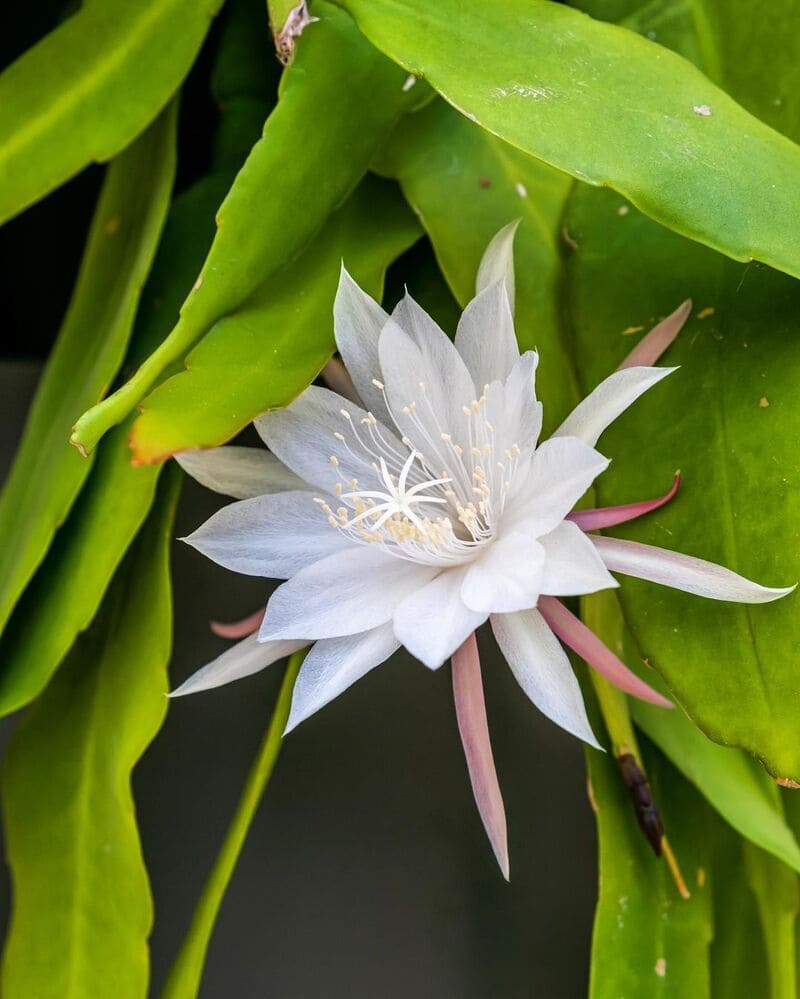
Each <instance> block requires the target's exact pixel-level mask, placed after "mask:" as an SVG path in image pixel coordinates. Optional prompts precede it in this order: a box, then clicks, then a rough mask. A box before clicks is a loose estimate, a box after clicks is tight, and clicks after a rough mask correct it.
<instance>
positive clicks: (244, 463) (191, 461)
mask: <svg viewBox="0 0 800 999" xmlns="http://www.w3.org/2000/svg"><path fill="white" fill-rule="evenodd" d="M175 460H176V461H177V462H178V464H179V465H180V466H181V468H182V469H183V470H184V472H186V474H187V475H191V477H192V478H193V479H196V480H197V481H198V482H199V483H200V485H201V486H205V487H206V489H213V490H214V492H215V493H222V495H223V496H233V497H234V498H235V499H250V497H251V496H264V495H266V494H267V493H279V492H282V491H283V490H284V489H307V488H308V483H306V482H304V481H303V480H302V479H301V478H300V477H299V476H297V475H295V474H294V472H292V471H291V470H290V469H288V468H287V467H286V466H285V465H284V464H283V463H282V462H281V461H279V460H278V459H277V458H276V457H275V455H274V454H270V453H269V451H265V450H264V449H263V448H260V447H236V446H233V445H229V446H227V447H215V448H211V449H209V450H208V451H182V452H181V453H180V454H176V455H175Z"/></svg>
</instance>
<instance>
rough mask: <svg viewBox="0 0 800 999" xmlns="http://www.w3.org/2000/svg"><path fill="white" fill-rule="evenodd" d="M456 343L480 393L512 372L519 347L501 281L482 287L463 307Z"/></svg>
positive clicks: (517, 358) (504, 288) (503, 379)
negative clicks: (485, 386) (484, 387)
mask: <svg viewBox="0 0 800 999" xmlns="http://www.w3.org/2000/svg"><path fill="white" fill-rule="evenodd" d="M455 343H456V349H457V350H458V352H459V354H461V356H462V357H463V358H464V363H465V364H466V366H467V370H468V371H469V373H470V374H471V375H472V379H473V381H474V382H475V387H476V389H477V390H478V392H479V393H480V392H481V391H482V389H483V386H484V385H488V384H489V383H490V382H493V381H501V382H504V381H505V380H506V378H507V377H508V376H509V375H510V374H511V370H512V368H513V367H514V364H515V363H516V361H518V360H519V347H518V346H517V337H516V334H515V332H514V317H513V315H512V314H511V306H510V305H509V301H508V293H507V292H506V287H505V283H504V282H503V281H495V282H494V284H490V285H489V286H488V288H484V290H483V291H482V292H481V293H480V294H479V295H476V296H475V298H473V299H472V301H471V302H470V303H469V305H468V306H467V307H466V309H464V312H463V313H462V315H461V319H460V320H459V322H458V329H457V330H456V340H455Z"/></svg>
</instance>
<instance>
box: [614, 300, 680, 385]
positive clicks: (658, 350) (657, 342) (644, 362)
mask: <svg viewBox="0 0 800 999" xmlns="http://www.w3.org/2000/svg"><path fill="white" fill-rule="evenodd" d="M691 311H692V300H691V298H687V299H686V301H685V302H683V303H682V304H681V305H679V306H678V308H677V309H676V310H675V311H674V312H673V313H672V315H669V316H667V318H666V319H662V320H661V322H660V323H659V324H658V325H657V326H654V327H653V328H652V329H651V330H650V332H649V333H645V335H644V336H643V337H642V339H641V340H640V341H639V342H638V343H637V344H636V346H635V347H634V348H633V350H632V351H631V352H630V354H628V356H627V357H626V358H625V360H624V361H623V362H622V364H620V366H619V368H617V370H618V371H621V370H622V369H623V368H640V367H644V368H649V367H651V366H652V365H654V364H655V363H656V361H657V360H658V359H659V357H661V355H662V354H663V353H664V351H665V350H666V349H667V347H669V345H670V344H671V343H672V341H673V340H674V339H675V337H676V336H677V335H678V334H679V333H680V331H681V329H682V328H683V324H684V323H685V322H686V320H687V319H688V318H689V313H690V312H691Z"/></svg>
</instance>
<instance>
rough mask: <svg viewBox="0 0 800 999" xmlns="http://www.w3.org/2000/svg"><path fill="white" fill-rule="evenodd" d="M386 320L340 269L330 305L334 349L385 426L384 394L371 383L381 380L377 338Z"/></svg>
mask: <svg viewBox="0 0 800 999" xmlns="http://www.w3.org/2000/svg"><path fill="white" fill-rule="evenodd" d="M388 318H389V317H388V316H387V315H386V313H385V312H384V311H383V309H382V308H381V307H380V305H378V303H377V302H376V301H374V299H372V298H370V296H369V295H367V293H366V292H364V291H362V290H361V288H359V286H358V285H357V284H356V282H355V281H354V280H353V279H352V278H351V277H350V275H349V274H348V273H347V271H346V270H345V268H344V266H342V270H341V273H340V275H339V287H338V289H337V291H336V299H335V300H334V303H333V329H334V334H335V336H336V346H337V347H338V348H339V353H340V354H341V355H342V359H343V360H344V363H345V366H346V368H347V370H348V371H349V373H350V377H351V378H352V379H353V383H354V384H355V387H356V389H357V391H358V394H359V395H360V396H361V398H362V399H363V400H364V404H365V405H366V407H367V409H369V410H371V411H372V412H373V413H374V414H375V416H377V417H378V419H379V420H381V421H382V422H384V423H385V422H387V420H388V415H389V414H388V413H387V412H386V406H385V404H384V401H383V394H382V393H381V390H380V389H379V388H378V387H377V386H376V385H375V384H374V383H373V379H375V378H377V379H380V364H379V363H378V338H379V337H380V334H381V330H382V329H383V327H384V324H385V323H386V320H387V319H388Z"/></svg>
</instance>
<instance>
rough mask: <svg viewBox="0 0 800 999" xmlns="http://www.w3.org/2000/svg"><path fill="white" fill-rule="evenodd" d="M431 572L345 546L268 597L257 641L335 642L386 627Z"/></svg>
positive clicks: (369, 547)
mask: <svg viewBox="0 0 800 999" xmlns="http://www.w3.org/2000/svg"><path fill="white" fill-rule="evenodd" d="M436 571H437V570H436V569H432V568H430V567H428V566H422V565H418V564H417V563H415V562H407V561H405V560H404V559H401V558H394V557H393V556H391V555H387V554H386V553H385V552H383V551H381V550H380V549H379V548H378V547H376V546H372V545H365V546H363V547H350V548H348V549H346V550H344V551H342V552H339V553H337V554H336V555H329V556H328V557H327V558H324V559H321V560H320V561H319V562H315V563H314V564H313V565H309V566H308V567H307V568H305V569H302V570H301V571H300V572H298V573H297V575H296V576H293V577H292V578H291V579H290V580H289V581H288V582H286V583H284V584H283V585H282V586H279V587H278V589H277V590H276V591H275V592H274V593H273V594H272V596H271V597H270V601H269V603H268V604H267V613H266V615H265V616H264V623H263V624H262V626H261V632H260V634H259V637H260V639H261V640H262V641H267V640H271V639H275V638H339V637H340V636H342V635H355V634H356V633H357V632H360V631H368V630H369V629H370V628H376V627H377V626H378V625H379V624H385V623H386V622H387V621H389V620H390V619H391V617H392V614H393V613H394V610H395V608H396V607H397V605H398V604H399V603H400V601H401V600H404V599H405V598H406V597H407V596H408V595H409V594H410V593H413V592H414V590H416V589H417V588H418V587H421V586H424V585H425V584H426V583H427V582H428V581H429V580H431V579H432V578H433V577H434V576H435V575H436Z"/></svg>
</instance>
